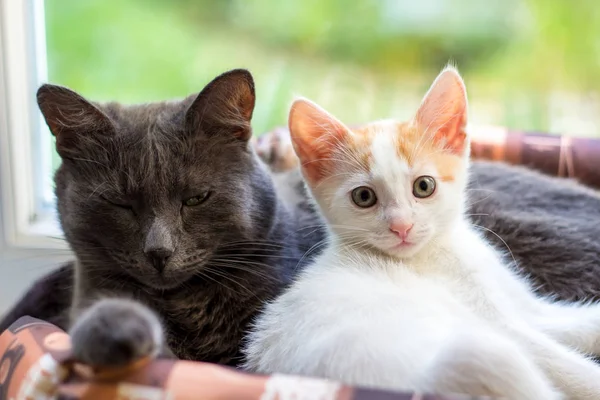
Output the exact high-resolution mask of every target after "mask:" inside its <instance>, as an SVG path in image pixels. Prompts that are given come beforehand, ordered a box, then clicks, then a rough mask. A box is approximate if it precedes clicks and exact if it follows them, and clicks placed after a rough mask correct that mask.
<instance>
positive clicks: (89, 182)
mask: <svg viewBox="0 0 600 400" xmlns="http://www.w3.org/2000/svg"><path fill="white" fill-rule="evenodd" d="M38 102H39V104H40V109H41V110H42V113H43V114H44V117H45V118H46V121H47V123H48V126H49V127H50V128H51V130H52V132H53V133H54V135H55V136H56V139H57V140H56V146H57V150H58V152H59V154H60V155H61V157H62V160H63V162H62V165H61V166H60V168H59V169H58V171H57V173H56V176H55V180H56V195H57V198H58V211H59V215H60V221H61V224H62V227H63V230H64V233H65V236H66V239H67V241H68V242H69V244H70V246H71V248H72V249H73V251H74V252H75V254H76V256H77V263H76V266H75V280H74V292H73V301H72V305H71V320H72V321H74V322H75V324H74V325H73V326H72V327H71V334H72V335H73V341H74V349H75V355H76V356H77V357H79V358H80V359H82V360H84V361H86V362H89V363H91V364H95V365H106V364H115V365H120V364H123V363H126V362H127V361H128V360H130V359H131V358H138V357H141V356H143V355H148V354H151V353H152V351H154V349H155V347H159V344H158V343H156V345H155V346H149V345H148V343H153V342H154V341H155V339H156V337H157V336H156V335H155V332H160V331H162V328H161V327H160V325H158V321H159V318H157V317H154V316H153V313H152V312H150V311H148V310H147V309H146V308H144V307H143V306H142V304H144V305H146V306H147V307H149V308H150V309H153V310H155V311H156V312H157V313H158V314H159V315H160V319H161V320H162V321H163V322H164V329H165V332H166V344H167V348H165V349H163V352H167V351H168V349H171V350H172V351H173V352H174V353H175V355H176V356H178V357H179V358H184V359H195V360H204V361H212V362H218V363H224V364H236V363H237V361H238V359H237V358H236V357H237V356H238V343H239V342H240V340H241V338H242V335H243V332H244V330H245V327H246V325H247V324H248V322H249V321H250V320H251V318H252V317H253V315H254V314H255V312H256V311H257V309H258V308H259V307H260V306H261V305H262V304H263V302H264V301H266V300H268V299H270V298H272V297H273V296H275V295H276V294H277V293H278V292H279V290H281V288H283V287H284V285H286V284H287V283H288V282H289V279H290V278H291V276H292V274H293V271H294V269H295V268H296V267H297V266H298V263H299V261H300V259H301V258H302V256H303V254H304V252H305V251H306V250H307V248H308V247H307V246H305V245H303V243H302V242H301V240H302V238H301V237H300V236H297V235H294V233H295V232H296V231H298V230H299V228H300V226H299V225H298V224H299V220H298V218H297V215H296V213H292V212H290V211H289V210H288V209H287V207H286V206H285V204H284V203H283V202H281V201H279V200H278V198H277V195H276V193H275V189H274V188H273V185H272V182H271V178H270V175H269V172H268V169H267V168H266V167H265V166H264V164H263V163H262V162H261V161H260V160H259V158H258V157H257V156H256V155H255V153H254V151H253V149H252V147H251V146H249V143H248V140H249V138H250V136H251V129H250V119H251V116H252V111H253V108H254V84H253V81H252V76H251V75H250V74H249V73H248V72H247V71H244V70H234V71H230V72H228V73H225V74H223V75H221V76H219V77H217V78H216V79H215V80H213V81H212V82H211V83H209V84H208V85H207V87H206V88H205V89H204V90H203V91H202V92H201V93H200V94H199V95H193V96H190V97H188V98H186V99H184V100H182V101H175V102H168V103H153V104H145V105H135V106H123V105H120V104H116V103H109V104H93V103H90V102H88V101H87V100H85V99H83V98H82V97H81V96H79V95H78V94H76V93H74V92H72V91H70V90H69V89H66V88H62V87H58V86H52V85H45V86H42V87H41V88H40V90H39V91H38ZM194 196H199V197H198V198H199V199H200V198H202V199H205V200H204V201H203V202H201V204H199V205H195V206H187V205H186V204H185V202H186V199H188V198H192V197H194ZM318 237H319V234H318V233H317V234H316V236H314V238H318ZM311 239H312V238H311ZM117 297H124V298H128V299H134V300H136V301H137V302H139V304H138V303H135V302H132V300H118V301H117V300H102V299H105V298H117ZM97 301H100V303H96V302H97Z"/></svg>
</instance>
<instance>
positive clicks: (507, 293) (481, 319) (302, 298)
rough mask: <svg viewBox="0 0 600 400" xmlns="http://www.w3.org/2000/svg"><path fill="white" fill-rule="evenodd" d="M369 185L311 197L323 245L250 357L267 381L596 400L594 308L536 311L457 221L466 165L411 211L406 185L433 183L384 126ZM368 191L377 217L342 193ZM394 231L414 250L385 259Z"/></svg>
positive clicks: (510, 275)
mask: <svg viewBox="0 0 600 400" xmlns="http://www.w3.org/2000/svg"><path fill="white" fill-rule="evenodd" d="M372 128H373V129H377V130H379V132H378V133H377V134H376V137H375V140H374V141H373V142H372V148H371V153H372V154H373V158H372V160H373V161H372V164H371V171H370V173H369V174H367V173H357V172H356V170H355V169H352V173H349V172H348V171H346V172H344V171H339V174H335V175H333V176H332V177H330V178H327V179H325V180H324V181H323V182H322V183H320V184H318V185H315V187H311V191H312V193H313V195H314V197H315V200H316V201H317V203H318V205H319V208H320V210H321V212H322V213H323V215H324V217H325V219H326V220H327V221H328V223H329V225H330V229H331V242H330V243H329V244H328V247H327V248H326V249H325V250H324V252H323V253H322V254H321V255H319V256H318V257H317V258H316V259H315V260H314V262H313V263H312V264H311V265H310V266H309V267H307V268H306V270H305V271H303V272H302V273H301V274H300V276H299V277H298V278H297V280H296V281H295V283H294V284H293V285H292V286H291V287H290V288H289V289H288V290H287V291H286V292H285V293H284V294H283V295H281V296H280V297H279V298H278V299H276V300H275V301H274V302H272V303H270V304H268V305H267V306H266V308H265V310H264V312H263V313H262V315H260V316H259V317H258V319H257V320H256V324H255V329H254V330H253V331H252V332H251V333H250V334H249V336H248V342H247V346H246V348H245V354H246V360H247V361H246V367H247V368H248V369H250V370H253V371H256V372H261V373H287V374H299V375H309V376H317V377H323V378H330V379H334V380H339V381H342V382H345V383H350V384H356V385H364V386H372V387H380V388H388V389H404V390H416V391H425V392H442V393H449V392H460V393H467V394H472V395H492V396H498V397H506V398H510V399H530V400H541V399H561V398H569V399H600V367H599V366H598V365H596V364H595V363H594V362H593V361H591V360H589V359H587V358H586V357H584V356H583V355H582V354H583V353H596V354H598V353H600V308H599V307H598V306H596V305H580V306H578V305H569V304H558V303H552V302H551V301H549V300H546V299H541V298H538V297H536V296H535V295H534V294H533V292H532V290H531V288H530V286H529V284H528V283H527V281H526V280H525V279H523V278H522V277H520V276H518V275H517V274H515V273H514V272H513V271H512V270H511V269H510V268H509V266H508V265H507V264H506V262H505V261H504V260H503V259H502V257H501V256H500V254H499V253H498V252H497V251H496V250H494V249H493V248H492V247H491V246H490V245H489V244H488V243H487V242H486V241H485V240H484V239H483V238H482V236H481V235H480V234H479V232H478V231H477V228H476V227H473V226H471V225H470V224H469V222H468V221H467V219H466V218H465V216H464V212H463V208H464V202H465V191H466V189H465V185H466V182H467V164H468V155H465V157H464V160H463V161H464V163H465V164H464V166H463V167H461V168H460V171H461V172H459V173H458V174H456V176H455V180H454V181H452V182H441V181H438V182H437V189H436V190H437V193H436V196H435V197H434V198H432V199H430V200H429V201H420V202H416V201H415V200H414V198H413V196H412V182H413V180H414V179H415V178H416V177H418V176H421V175H431V176H434V177H437V176H439V175H440V173H441V172H440V171H437V170H436V168H435V165H434V163H428V162H421V163H416V164H414V165H413V166H412V167H411V166H409V164H408V163H406V162H405V161H403V160H402V159H400V158H399V157H398V155H397V153H396V151H395V149H396V145H395V143H394V140H395V139H394V138H395V133H394V130H395V129H396V128H395V127H394V125H393V124H392V123H389V122H378V123H374V124H373V127H372ZM362 185H368V186H370V187H372V188H374V189H375V190H376V192H377V195H378V199H379V202H378V205H377V206H376V207H373V208H371V209H366V210H365V209H359V208H357V207H354V206H353V205H352V204H351V201H350V199H349V196H348V192H349V191H351V190H352V189H353V188H355V187H358V186H362ZM391 218H401V219H406V220H411V221H414V222H415V226H414V228H413V231H411V233H410V241H411V242H414V243H415V244H414V245H413V246H410V247H409V248H401V249H396V250H394V249H393V246H394V244H395V243H397V241H398V239H397V238H396V237H395V236H394V235H393V234H391V233H390V232H389V228H388V226H389V225H388V224H389V221H390V219H391Z"/></svg>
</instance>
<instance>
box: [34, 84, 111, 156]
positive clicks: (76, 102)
mask: <svg viewBox="0 0 600 400" xmlns="http://www.w3.org/2000/svg"><path fill="white" fill-rule="evenodd" d="M37 102H38V106H39V107H40V111H41V112H42V114H43V115H44V119H45V120H46V124H48V127H49V128H50V131H51V132H52V134H53V135H54V136H55V137H56V150H57V151H58V154H60V156H61V157H67V158H68V157H69V156H73V155H74V154H77V153H79V152H81V151H82V150H83V147H84V146H85V145H86V143H89V142H90V141H93V140H94V139H95V136H97V135H98V134H102V135H112V134H114V133H115V128H114V125H113V124H112V122H111V121H110V118H108V116H106V114H104V113H103V112H102V111H101V110H100V109H99V108H98V107H96V106H94V105H93V104H92V103H90V102H89V101H87V100H86V99H84V98H83V97H81V96H80V95H78V94H77V93H75V92H74V91H72V90H70V89H67V88H65V87H62V86H56V85H49V84H45V85H42V86H41V87H40V88H39V89H38V91H37Z"/></svg>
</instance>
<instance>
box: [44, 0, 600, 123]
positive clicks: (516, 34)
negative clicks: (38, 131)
mask: <svg viewBox="0 0 600 400" xmlns="http://www.w3.org/2000/svg"><path fill="white" fill-rule="evenodd" d="M45 4H46V14H47V30H48V32H47V39H48V49H49V57H48V59H49V69H50V79H51V80H52V81H54V82H57V83H61V84H64V85H67V86H69V87H72V88H73V89H75V90H78V91H80V92H81V93H82V94H84V95H85V96H88V97H90V98H92V99H96V100H108V99H116V100H119V101H123V102H139V101H151V100H158V99H165V98H170V97H181V96H184V95H187V94H189V93H191V92H194V91H198V90H200V89H201V88H202V87H203V86H204V85H205V84H206V83H207V82H208V81H209V80H210V79H212V78H213V77H214V76H216V75H217V74H219V73H221V72H223V71H225V70H227V69H230V68H236V67H246V68H249V69H250V70H251V71H252V72H253V74H254V75H255V78H256V81H257V96H258V102H257V108H256V112H255V118H254V128H255V131H256V132H263V131H265V130H268V129H270V128H272V127H273V126H274V125H279V124H284V123H285V120H286V114H287V107H288V106H289V103H290V101H291V100H292V98H293V96H295V95H304V96H307V97H310V98H313V99H314V100H316V101H318V102H320V103H321V104H322V105H323V106H324V107H326V108H328V109H330V111H332V112H333V113H334V114H336V115H338V116H339V117H340V118H341V119H344V120H347V121H348V122H358V121H364V120H368V119H373V118H382V117H391V116H393V117H397V118H404V117H408V116H409V115H410V111H411V110H413V109H414V108H415V107H416V104H417V102H418V101H419V98H420V96H421V95H422V92H423V90H425V89H426V87H427V85H428V84H429V82H430V80H431V78H432V77H433V76H434V75H435V74H436V73H437V72H438V71H439V70H440V69H441V67H442V66H443V65H444V64H445V63H446V62H447V61H449V60H453V61H455V62H456V63H457V65H458V66H459V67H460V69H461V72H462V73H463V75H464V76H465V78H466V80H467V83H468V84H469V88H470V89H471V90H470V95H471V100H472V104H473V105H474V109H475V110H476V111H477V110H483V109H484V108H485V109H486V110H487V112H488V114H485V113H479V114H478V115H479V116H480V117H482V118H480V119H479V120H483V122H487V123H490V124H497V125H507V126H509V127H511V128H517V129H532V130H545V129H552V126H553V125H552V124H551V123H550V122H549V118H550V117H551V115H549V113H548V95H549V94H550V93H552V92H554V91H557V90H567V91H570V92H574V93H582V95H583V94H585V93H587V92H590V91H598V90H600V65H599V64H600V61H599V60H600V44H599V43H600V42H599V38H600V7H598V6H597V5H596V1H595V0H573V1H570V2H569V1H564V0H486V1H480V0H420V1H419V2H414V1H406V0H355V1H347V0H303V1H277V0H254V1H247V0H171V1H164V0H128V1H120V0H86V1H76V0H70V1H69V0H46V2H45ZM517 98H518V99H520V100H519V101H516V100H514V99H517ZM484 103H486V104H488V105H489V106H486V107H483V106H481V107H478V105H479V104H484Z"/></svg>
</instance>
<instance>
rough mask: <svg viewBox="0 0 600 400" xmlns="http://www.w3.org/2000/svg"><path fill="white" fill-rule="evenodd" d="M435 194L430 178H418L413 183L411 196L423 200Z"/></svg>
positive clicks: (431, 178) (433, 182) (433, 183)
mask: <svg viewBox="0 0 600 400" xmlns="http://www.w3.org/2000/svg"><path fill="white" fill-rule="evenodd" d="M433 192H435V179H433V177H431V176H427V175H424V176H420V177H418V178H417V179H415V181H414V183H413V195H414V196H415V197H418V198H419V199H425V198H427V197H429V196H431V195H432V194H433Z"/></svg>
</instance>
